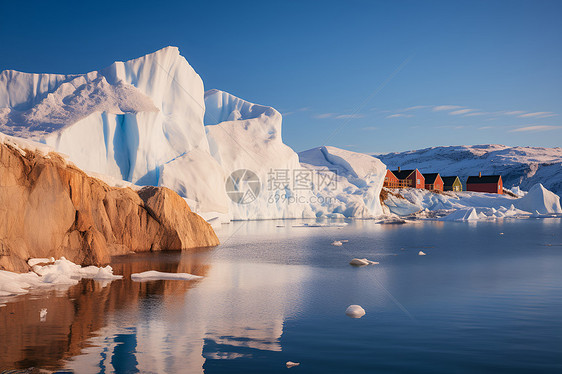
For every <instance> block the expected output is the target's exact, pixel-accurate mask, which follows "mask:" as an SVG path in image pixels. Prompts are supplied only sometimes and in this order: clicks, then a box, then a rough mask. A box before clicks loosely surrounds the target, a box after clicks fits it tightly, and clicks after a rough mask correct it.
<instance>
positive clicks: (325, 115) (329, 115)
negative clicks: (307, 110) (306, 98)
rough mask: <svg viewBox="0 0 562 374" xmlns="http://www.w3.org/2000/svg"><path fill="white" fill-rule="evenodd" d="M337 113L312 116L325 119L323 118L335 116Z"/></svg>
mask: <svg viewBox="0 0 562 374" xmlns="http://www.w3.org/2000/svg"><path fill="white" fill-rule="evenodd" d="M335 115H336V113H322V114H316V115H314V116H312V117H314V118H318V119H323V118H330V117H333V116H335Z"/></svg>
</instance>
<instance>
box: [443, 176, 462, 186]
mask: <svg viewBox="0 0 562 374" xmlns="http://www.w3.org/2000/svg"><path fill="white" fill-rule="evenodd" d="M457 178H458V177H457V176H456V175H453V176H449V177H441V179H443V185H444V186H452V185H453V183H455V180H457ZM460 181H461V180H460V179H459V183H460Z"/></svg>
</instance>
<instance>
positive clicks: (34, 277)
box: [0, 257, 122, 303]
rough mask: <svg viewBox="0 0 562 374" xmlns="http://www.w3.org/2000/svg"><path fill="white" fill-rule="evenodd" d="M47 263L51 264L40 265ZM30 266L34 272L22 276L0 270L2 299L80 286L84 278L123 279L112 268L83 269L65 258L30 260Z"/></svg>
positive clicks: (94, 267)
mask: <svg viewBox="0 0 562 374" xmlns="http://www.w3.org/2000/svg"><path fill="white" fill-rule="evenodd" d="M45 260H46V261H45ZM45 262H50V264H48V265H43V266H42V265H40V264H42V263H45ZM28 264H30V265H32V269H33V271H32V272H28V273H21V274H20V273H12V272H9V271H4V270H0V297H5V296H12V295H20V294H25V293H28V292H29V290H30V289H31V288H46V287H47V288H50V287H63V288H68V287H70V286H73V285H75V284H78V282H79V281H80V279H82V278H94V279H103V280H105V281H111V280H114V279H118V278H122V276H121V275H113V269H112V268H111V266H106V267H104V268H98V267H96V266H88V267H84V268H83V267H81V266H80V265H77V264H75V263H73V262H71V261H68V260H67V259H65V258H64V257H61V259H60V260H56V261H55V259H54V258H40V259H30V260H29V261H28ZM0 302H2V303H3V302H4V300H0Z"/></svg>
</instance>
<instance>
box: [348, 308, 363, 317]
mask: <svg viewBox="0 0 562 374" xmlns="http://www.w3.org/2000/svg"><path fill="white" fill-rule="evenodd" d="M345 314H346V315H347V316H348V317H351V318H361V317H363V316H364V315H365V309H363V308H362V307H361V306H360V305H350V306H348V307H347V309H346V310H345Z"/></svg>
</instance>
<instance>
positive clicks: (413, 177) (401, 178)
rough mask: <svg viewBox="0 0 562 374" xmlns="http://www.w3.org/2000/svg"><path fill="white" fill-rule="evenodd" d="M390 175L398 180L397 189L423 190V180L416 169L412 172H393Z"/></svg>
mask: <svg viewBox="0 0 562 374" xmlns="http://www.w3.org/2000/svg"><path fill="white" fill-rule="evenodd" d="M392 174H394V175H395V176H396V178H398V187H412V188H424V187H425V178H424V177H423V175H422V173H420V171H419V170H418V169H414V170H402V169H400V168H398V170H393V171H392Z"/></svg>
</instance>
